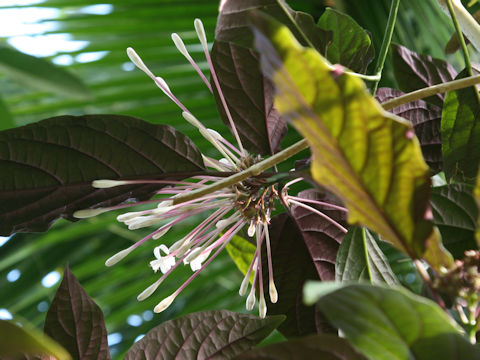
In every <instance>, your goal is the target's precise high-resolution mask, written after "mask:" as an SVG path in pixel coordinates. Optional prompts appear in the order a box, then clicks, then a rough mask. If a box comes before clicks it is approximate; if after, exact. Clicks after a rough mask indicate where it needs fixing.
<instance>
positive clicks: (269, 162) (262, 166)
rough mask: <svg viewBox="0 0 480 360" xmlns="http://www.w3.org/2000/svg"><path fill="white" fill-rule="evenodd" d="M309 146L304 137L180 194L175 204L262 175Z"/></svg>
mask: <svg viewBox="0 0 480 360" xmlns="http://www.w3.org/2000/svg"><path fill="white" fill-rule="evenodd" d="M307 147H308V143H307V140H305V139H303V140H300V141H299V142H297V143H295V144H293V145H292V146H289V147H288V148H286V149H284V150H282V151H280V152H278V153H276V154H275V155H272V156H270V157H269V158H267V159H265V160H262V161H260V162H259V163H256V164H255V165H252V166H250V167H249V168H248V169H245V170H243V171H241V172H239V173H236V174H234V175H232V176H229V177H227V178H225V179H222V180H220V181H217V182H215V183H213V184H211V185H208V186H205V187H202V188H200V189H197V190H194V191H191V192H189V193H186V194H183V195H180V196H178V197H176V198H175V199H173V204H174V205H176V204H180V203H183V202H185V201H190V200H194V199H197V198H199V197H201V196H203V195H206V194H210V193H212V192H214V191H217V190H220V189H223V188H225V187H227V186H230V185H234V184H237V183H239V182H240V181H243V180H245V179H248V178H250V177H252V176H258V175H260V174H261V173H262V172H263V171H264V170H266V169H268V168H271V167H272V166H274V165H276V164H278V163H280V162H282V161H284V160H286V159H288V158H290V157H292V156H293V155H295V154H297V153H298V152H300V151H302V150H304V149H306V148H307Z"/></svg>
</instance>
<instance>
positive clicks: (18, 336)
mask: <svg viewBox="0 0 480 360" xmlns="http://www.w3.org/2000/svg"><path fill="white" fill-rule="evenodd" d="M47 354H48V355H52V356H55V358H56V359H58V360H70V359H71V358H72V357H71V356H70V354H69V353H68V352H67V351H66V350H65V349H64V348H62V347H61V346H60V345H59V344H57V343H56V342H55V341H53V340H52V339H51V338H49V337H48V336H46V335H44V334H43V333H41V332H40V331H39V330H36V329H35V328H33V327H31V325H28V324H21V326H19V325H17V323H15V322H13V321H8V320H0V357H2V359H10V358H11V356H12V357H13V359H20V356H21V355H44V356H45V355H47ZM17 356H18V357H17Z"/></svg>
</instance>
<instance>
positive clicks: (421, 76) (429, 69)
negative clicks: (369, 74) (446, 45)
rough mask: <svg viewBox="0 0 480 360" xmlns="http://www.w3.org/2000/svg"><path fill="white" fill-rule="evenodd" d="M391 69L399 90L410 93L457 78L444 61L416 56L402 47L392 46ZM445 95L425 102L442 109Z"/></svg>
mask: <svg viewBox="0 0 480 360" xmlns="http://www.w3.org/2000/svg"><path fill="white" fill-rule="evenodd" d="M392 59H393V69H394V71H395V78H396V80H397V83H398V85H399V86H400V90H402V91H404V92H410V91H414V90H418V89H421V88H424V87H428V86H432V85H436V84H440V83H444V82H447V81H451V80H453V79H454V78H455V76H457V72H456V71H455V69H454V68H453V67H452V65H450V64H449V63H447V62H446V61H443V60H440V59H435V58H432V57H431V56H429V55H420V54H417V53H415V52H413V51H411V50H409V49H407V48H406V47H404V46H401V45H396V44H393V45H392ZM444 98H445V94H442V93H440V94H437V95H434V96H430V97H428V98H426V99H424V100H425V101H427V102H429V103H432V104H434V105H437V106H440V107H442V105H443V99H444Z"/></svg>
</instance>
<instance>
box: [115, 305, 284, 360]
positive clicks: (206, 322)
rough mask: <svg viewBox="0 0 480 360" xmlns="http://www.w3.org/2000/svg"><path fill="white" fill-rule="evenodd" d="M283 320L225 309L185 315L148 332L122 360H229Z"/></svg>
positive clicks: (257, 341)
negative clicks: (213, 359)
mask: <svg viewBox="0 0 480 360" xmlns="http://www.w3.org/2000/svg"><path fill="white" fill-rule="evenodd" d="M283 319H284V317H283V316H268V317H266V318H265V319H260V318H258V317H255V316H252V315H244V314H237V313H233V312H230V311H226V310H220V311H204V312H199V313H193V314H188V315H185V316H182V317H180V318H178V319H175V320H170V321H166V322H164V323H163V324H161V325H159V326H157V327H155V328H153V329H152V330H150V331H149V332H148V333H147V334H146V335H145V337H144V338H142V339H141V340H139V341H138V342H136V343H135V344H134V345H133V346H132V347H131V348H130V350H129V351H128V353H127V354H126V356H125V360H133V359H175V358H177V359H197V358H198V359H211V358H219V359H231V358H234V357H235V356H236V355H239V354H241V353H243V352H244V351H246V350H249V349H251V348H252V347H254V346H255V345H257V344H258V343H259V342H260V341H262V340H263V339H264V338H266V337H267V336H268V334H270V333H271V332H272V331H273V330H274V329H275V328H276V327H277V326H278V325H279V324H280V323H281V322H282V321H283Z"/></svg>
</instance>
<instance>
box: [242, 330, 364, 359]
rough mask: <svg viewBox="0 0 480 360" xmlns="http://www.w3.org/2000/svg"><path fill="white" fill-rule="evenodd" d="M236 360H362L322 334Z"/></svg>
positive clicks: (346, 346)
mask: <svg viewBox="0 0 480 360" xmlns="http://www.w3.org/2000/svg"><path fill="white" fill-rule="evenodd" d="M236 359H237V360H305V359H322V360H362V359H364V357H363V356H362V355H360V354H359V353H357V352H356V351H355V350H354V349H353V348H352V347H351V346H350V344H349V343H348V342H347V341H346V340H345V339H342V338H339V337H337V336H335V335H329V334H322V335H315V336H309V337H305V338H302V339H294V340H289V341H285V342H280V343H277V344H272V345H269V346H264V347H260V348H257V349H254V350H250V351H247V352H246V353H244V354H242V355H240V356H239V357H237V358H236Z"/></svg>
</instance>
